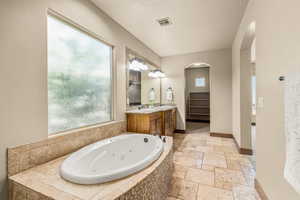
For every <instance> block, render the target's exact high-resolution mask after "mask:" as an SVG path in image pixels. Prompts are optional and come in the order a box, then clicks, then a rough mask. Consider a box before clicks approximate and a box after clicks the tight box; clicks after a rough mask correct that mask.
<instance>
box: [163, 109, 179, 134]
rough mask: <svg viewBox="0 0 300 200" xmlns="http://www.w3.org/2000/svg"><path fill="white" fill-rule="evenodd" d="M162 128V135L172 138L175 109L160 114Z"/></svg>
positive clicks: (174, 126)
mask: <svg viewBox="0 0 300 200" xmlns="http://www.w3.org/2000/svg"><path fill="white" fill-rule="evenodd" d="M162 118H163V120H162V121H163V127H162V130H163V131H162V134H163V135H167V136H172V135H173V133H174V131H175V129H176V109H172V110H167V111H164V112H162Z"/></svg>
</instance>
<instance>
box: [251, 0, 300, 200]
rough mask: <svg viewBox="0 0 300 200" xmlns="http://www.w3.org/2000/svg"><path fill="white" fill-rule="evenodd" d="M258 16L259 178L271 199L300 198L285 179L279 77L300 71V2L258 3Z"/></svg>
mask: <svg viewBox="0 0 300 200" xmlns="http://www.w3.org/2000/svg"><path fill="white" fill-rule="evenodd" d="M255 4H256V5H255V9H256V18H257V44H256V45H257V46H256V48H257V54H256V74H257V85H258V87H257V93H258V94H257V96H258V97H263V98H264V107H263V108H258V110H257V116H256V117H257V118H256V119H257V178H258V180H259V181H260V182H261V183H262V186H263V188H264V189H265V191H266V193H267V195H268V196H269V198H270V199H271V200H283V199H286V200H299V199H300V194H297V193H296V192H295V190H293V188H292V187H291V186H290V185H289V184H288V183H287V181H286V180H285V179H284V178H283V167H284V161H285V139H286V138H285V135H284V134H285V132H284V130H285V129H284V98H283V86H284V83H283V82H280V81H278V78H279V76H281V75H285V76H287V78H288V75H289V74H293V73H294V72H298V73H299V72H300V56H299V52H300V45H299V44H300V26H299V19H300V12H299V8H300V1H297V0H285V1H282V0H264V1H259V0H257V1H256V2H255Z"/></svg>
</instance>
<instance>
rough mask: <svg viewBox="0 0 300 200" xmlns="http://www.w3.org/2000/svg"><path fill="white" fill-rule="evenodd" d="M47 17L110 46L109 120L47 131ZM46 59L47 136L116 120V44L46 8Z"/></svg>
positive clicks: (99, 125)
mask: <svg viewBox="0 0 300 200" xmlns="http://www.w3.org/2000/svg"><path fill="white" fill-rule="evenodd" d="M48 17H53V18H55V19H57V20H59V21H60V22H62V23H64V24H66V25H67V26H70V27H72V28H74V29H76V30H77V31H80V32H82V33H83V34H86V35H88V36H90V37H92V38H94V39H96V40H98V41H99V42H101V43H104V44H105V45H107V46H109V47H110V48H111V56H110V59H111V64H110V73H111V77H110V78H111V80H110V83H111V85H110V88H111V97H110V98H111V102H112V103H111V117H110V120H109V121H105V122H99V123H95V124H89V125H85V126H80V127H76V128H71V129H66V130H63V131H58V132H54V133H49V132H48V128H49V124H48V117H49V110H48V109H49V107H48V105H49V103H48V69H49V66H48V42H49V41H48V37H47V36H48V22H47V20H48ZM46 27H47V28H46V35H47V36H46V44H47V46H46V60H47V65H46V66H47V67H46V68H47V69H46V80H47V84H46V85H47V135H48V137H53V136H56V135H59V134H65V133H70V132H74V131H80V130H82V129H89V128H94V127H101V126H103V125H105V124H107V123H111V122H114V121H116V116H117V112H116V105H117V102H116V99H117V98H115V97H116V94H117V93H116V89H117V85H116V81H117V80H116V79H117V75H116V73H115V72H116V46H115V45H114V44H112V43H111V42H109V41H108V40H105V39H103V37H101V36H99V35H98V34H96V33H94V32H92V31H90V30H89V29H87V28H85V27H84V26H82V25H80V24H78V23H76V22H74V21H73V20H71V19H69V18H67V17H65V16H64V15H62V14H60V13H58V12H56V11H54V10H52V9H47V14H46Z"/></svg>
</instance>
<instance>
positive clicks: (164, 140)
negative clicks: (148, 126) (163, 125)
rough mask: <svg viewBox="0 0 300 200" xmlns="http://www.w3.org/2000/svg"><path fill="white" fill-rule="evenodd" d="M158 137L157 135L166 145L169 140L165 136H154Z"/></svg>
mask: <svg viewBox="0 0 300 200" xmlns="http://www.w3.org/2000/svg"><path fill="white" fill-rule="evenodd" d="M156 135H157V136H158V137H159V138H160V139H161V140H162V141H163V142H164V143H166V141H167V140H166V136H164V137H163V136H161V135H160V134H154V136H156Z"/></svg>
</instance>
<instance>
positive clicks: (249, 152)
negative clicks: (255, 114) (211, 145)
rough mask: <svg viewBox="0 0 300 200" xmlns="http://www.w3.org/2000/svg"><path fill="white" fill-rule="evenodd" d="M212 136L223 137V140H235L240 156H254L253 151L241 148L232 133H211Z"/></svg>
mask: <svg viewBox="0 0 300 200" xmlns="http://www.w3.org/2000/svg"><path fill="white" fill-rule="evenodd" d="M210 136H211V137H221V138H233V140H234V143H235V145H236V147H237V149H238V151H239V153H240V154H243V155H253V151H252V149H245V148H241V147H240V146H239V144H238V143H237V141H236V139H235V138H234V136H233V135H232V134H230V133H214V132H211V133H210Z"/></svg>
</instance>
